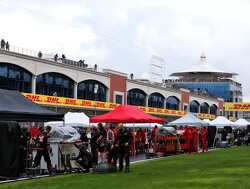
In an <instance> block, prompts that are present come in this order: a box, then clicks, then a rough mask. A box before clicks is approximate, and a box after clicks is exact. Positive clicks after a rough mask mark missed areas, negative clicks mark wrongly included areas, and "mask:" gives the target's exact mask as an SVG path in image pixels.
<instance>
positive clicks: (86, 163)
mask: <svg viewBox="0 0 250 189" xmlns="http://www.w3.org/2000/svg"><path fill="white" fill-rule="evenodd" d="M75 146H76V147H77V148H78V150H79V155H78V156H77V157H76V158H72V160H75V161H74V163H75V164H76V165H77V166H78V167H79V168H80V169H81V170H82V172H83V173H89V171H90V170H89V168H91V167H92V165H93V156H92V154H91V153H90V152H89V150H88V148H87V147H86V146H84V145H82V144H80V145H78V146H77V145H76V144H75ZM80 159H81V160H80Z"/></svg>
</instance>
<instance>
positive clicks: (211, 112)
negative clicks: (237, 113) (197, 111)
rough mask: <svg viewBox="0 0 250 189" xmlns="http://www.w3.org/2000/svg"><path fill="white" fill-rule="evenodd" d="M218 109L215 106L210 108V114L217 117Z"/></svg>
mask: <svg viewBox="0 0 250 189" xmlns="http://www.w3.org/2000/svg"><path fill="white" fill-rule="evenodd" d="M217 111H218V108H217V106H216V105H214V104H213V105H212V106H210V114H213V115H217Z"/></svg>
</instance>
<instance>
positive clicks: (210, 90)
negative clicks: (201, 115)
mask: <svg viewBox="0 0 250 189" xmlns="http://www.w3.org/2000/svg"><path fill="white" fill-rule="evenodd" d="M236 75H237V74H236V73H229V72H223V71H220V70H217V69H215V68H213V67H212V66H210V65H209V64H208V62H207V60H206V56H205V55H204V53H202V55H201V57H200V61H199V63H198V64H197V65H196V66H194V67H192V68H190V69H188V70H185V71H181V72H175V73H172V74H171V75H170V76H175V77H178V79H173V80H172V79H169V80H165V82H166V84H167V85H168V86H173V85H174V86H180V87H185V88H188V89H190V90H192V91H195V92H196V93H200V94H211V95H215V96H218V97H221V98H223V99H224V100H225V102H242V99H243V95H242V86H241V84H240V83H238V82H236V81H235V76H236ZM193 105H196V106H199V107H200V109H201V110H200V111H201V112H204V110H203V109H204V107H209V105H208V104H206V103H203V104H200V103H199V102H193V103H192V104H191V106H193ZM226 116H228V117H234V118H235V119H237V118H240V117H242V116H243V113H242V112H239V113H238V112H229V114H228V115H226Z"/></svg>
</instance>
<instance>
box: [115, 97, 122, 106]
mask: <svg viewBox="0 0 250 189" xmlns="http://www.w3.org/2000/svg"><path fill="white" fill-rule="evenodd" d="M115 103H117V104H122V95H115Z"/></svg>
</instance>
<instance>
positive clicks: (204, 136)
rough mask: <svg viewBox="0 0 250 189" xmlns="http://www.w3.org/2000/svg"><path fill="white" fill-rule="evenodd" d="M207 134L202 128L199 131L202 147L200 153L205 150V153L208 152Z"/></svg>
mask: <svg viewBox="0 0 250 189" xmlns="http://www.w3.org/2000/svg"><path fill="white" fill-rule="evenodd" d="M207 133H208V131H207V130H206V128H205V127H203V129H202V130H201V131H200V134H201V141H202V147H203V150H202V152H204V150H206V152H208V149H207V147H206V140H207Z"/></svg>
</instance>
